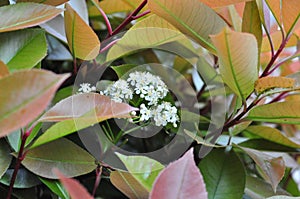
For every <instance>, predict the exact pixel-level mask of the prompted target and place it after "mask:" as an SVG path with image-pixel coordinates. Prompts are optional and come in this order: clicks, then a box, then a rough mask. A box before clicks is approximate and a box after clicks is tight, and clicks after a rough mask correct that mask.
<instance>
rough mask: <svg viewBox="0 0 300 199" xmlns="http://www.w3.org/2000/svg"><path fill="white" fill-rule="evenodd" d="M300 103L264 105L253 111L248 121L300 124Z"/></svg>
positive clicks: (287, 102) (288, 102) (289, 102)
mask: <svg viewBox="0 0 300 199" xmlns="http://www.w3.org/2000/svg"><path fill="white" fill-rule="evenodd" d="M299 110H300V102H299V101H286V102H277V103H272V104H264V105H260V106H256V107H255V108H253V109H251V110H250V112H249V115H248V116H247V119H249V120H252V121H259V122H271V123H280V124H300V111H299Z"/></svg>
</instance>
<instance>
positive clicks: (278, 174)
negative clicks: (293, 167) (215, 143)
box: [239, 147, 285, 192]
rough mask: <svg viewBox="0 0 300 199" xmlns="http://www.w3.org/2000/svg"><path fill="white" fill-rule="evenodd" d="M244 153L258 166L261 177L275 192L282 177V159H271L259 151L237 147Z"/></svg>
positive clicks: (283, 165)
mask: <svg viewBox="0 0 300 199" xmlns="http://www.w3.org/2000/svg"><path fill="white" fill-rule="evenodd" d="M239 148H240V149H242V150H243V151H245V152H246V153H247V154H248V155H249V156H250V157H251V158H252V159H253V160H254V162H255V163H256V165H257V166H258V169H259V172H260V174H261V175H262V177H263V178H264V179H265V180H266V181H267V182H268V183H270V184H271V186H272V189H273V190H274V191H275V192H276V189H277V186H278V184H279V182H280V181H281V179H282V178H283V176H284V172H285V164H284V160H283V158H282V157H277V158H273V157H271V156H269V155H267V154H265V153H263V152H261V151H258V150H254V149H249V148H245V147H239Z"/></svg>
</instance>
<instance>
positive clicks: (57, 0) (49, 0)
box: [18, 0, 69, 6]
mask: <svg viewBox="0 0 300 199" xmlns="http://www.w3.org/2000/svg"><path fill="white" fill-rule="evenodd" d="M67 1H69V0H18V3H19V2H34V3H43V4H47V5H51V6H58V5H60V4H63V3H66V2H67Z"/></svg>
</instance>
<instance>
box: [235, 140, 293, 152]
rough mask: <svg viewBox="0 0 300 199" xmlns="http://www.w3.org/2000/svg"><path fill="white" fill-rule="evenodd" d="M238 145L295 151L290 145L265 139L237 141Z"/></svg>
mask: <svg viewBox="0 0 300 199" xmlns="http://www.w3.org/2000/svg"><path fill="white" fill-rule="evenodd" d="M239 146H242V147H247V148H252V149H256V150H262V151H278V152H296V151H297V150H296V149H294V148H291V147H287V146H283V145H281V144H277V143H274V142H271V141H268V140H265V139H257V138H255V139H250V140H247V141H245V142H242V143H239Z"/></svg>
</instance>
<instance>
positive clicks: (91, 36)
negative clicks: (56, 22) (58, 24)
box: [65, 4, 100, 60]
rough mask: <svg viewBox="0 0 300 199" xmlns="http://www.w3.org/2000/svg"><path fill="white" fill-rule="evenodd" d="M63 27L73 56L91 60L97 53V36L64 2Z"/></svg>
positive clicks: (98, 46) (98, 47)
mask: <svg viewBox="0 0 300 199" xmlns="http://www.w3.org/2000/svg"><path fill="white" fill-rule="evenodd" d="M65 29H66V35H67V40H68V45H69V48H70V51H71V52H72V53H73V55H74V56H75V57H77V58H80V59H83V60H91V59H94V58H95V57H96V56H97V55H98V54H99V50H100V41H99V39H98V36H97V35H96V34H95V32H94V31H93V29H92V28H91V27H90V26H89V25H88V24H86V23H85V22H84V21H83V19H82V18H81V17H80V16H79V15H78V14H77V13H76V12H75V11H74V10H73V8H72V7H71V6H70V5H69V4H66V11H65Z"/></svg>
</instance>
